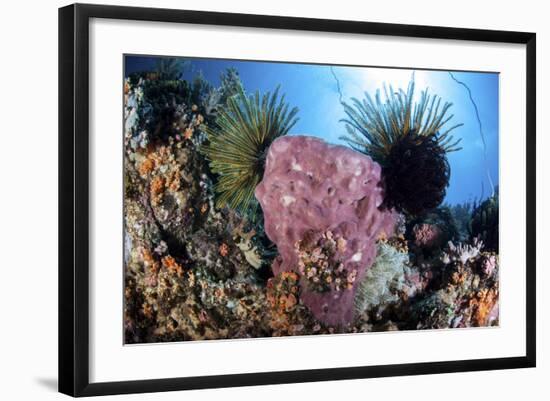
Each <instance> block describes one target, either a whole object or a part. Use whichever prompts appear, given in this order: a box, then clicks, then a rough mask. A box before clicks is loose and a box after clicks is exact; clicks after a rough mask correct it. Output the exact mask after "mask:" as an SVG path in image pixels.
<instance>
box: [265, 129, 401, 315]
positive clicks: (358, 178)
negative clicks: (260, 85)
mask: <svg viewBox="0 0 550 401" xmlns="http://www.w3.org/2000/svg"><path fill="white" fill-rule="evenodd" d="M380 176H381V167H380V165H378V164H377V163H375V162H374V161H372V160H371V159H370V158H369V157H368V156H365V155H363V154H360V153H358V152H356V151H354V150H351V149H349V148H346V147H343V146H334V145H329V144H327V143H326V142H324V141H322V140H320V139H317V138H313V137H307V136H285V137H281V138H279V139H277V140H276V141H275V142H273V144H272V145H271V147H270V148H269V151H268V154H267V159H266V166H265V173H264V177H263V180H262V182H260V184H259V185H258V186H257V188H256V192H255V194H256V198H257V199H258V201H259V202H260V204H261V206H262V210H263V212H264V218H265V232H266V234H267V235H268V237H269V238H270V239H271V240H272V241H273V242H274V243H275V244H276V245H277V248H278V251H279V257H277V258H276V259H275V261H274V262H273V265H272V269H273V273H274V274H275V275H277V274H280V273H281V272H284V271H294V272H297V273H299V274H300V275H301V299H302V301H303V302H304V304H305V305H306V306H308V307H309V308H310V309H311V311H312V312H313V314H314V316H315V317H316V318H317V319H318V320H320V321H322V322H323V323H325V324H328V325H334V326H343V325H346V324H348V323H349V322H350V321H351V320H352V318H353V309H354V296H355V292H356V289H357V286H358V283H359V282H360V281H361V280H362V279H363V277H364V275H365V272H366V270H367V269H368V268H369V267H370V266H371V265H372V263H373V261H374V259H375V257H376V240H377V239H378V238H379V237H381V236H384V235H385V236H389V235H391V234H392V232H393V229H394V225H395V213H393V212H392V211H388V210H385V209H382V208H381V205H382V201H383V188H382V186H381V185H380V184H381V183H380V178H381V177H380Z"/></svg>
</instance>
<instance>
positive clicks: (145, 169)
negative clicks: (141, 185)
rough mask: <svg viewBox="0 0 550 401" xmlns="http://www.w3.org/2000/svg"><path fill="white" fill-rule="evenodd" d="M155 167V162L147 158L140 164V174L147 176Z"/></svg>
mask: <svg viewBox="0 0 550 401" xmlns="http://www.w3.org/2000/svg"><path fill="white" fill-rule="evenodd" d="M154 167H155V163H154V162H153V160H151V159H150V158H147V159H145V160H144V161H143V162H142V163H141V164H140V165H139V174H140V175H141V176H142V177H147V176H148V175H149V173H151V171H153V168H154Z"/></svg>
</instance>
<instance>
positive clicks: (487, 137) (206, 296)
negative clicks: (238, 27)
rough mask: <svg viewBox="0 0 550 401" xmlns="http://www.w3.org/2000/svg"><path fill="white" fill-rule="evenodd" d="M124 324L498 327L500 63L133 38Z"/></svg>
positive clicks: (132, 337)
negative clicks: (305, 55)
mask: <svg viewBox="0 0 550 401" xmlns="http://www.w3.org/2000/svg"><path fill="white" fill-rule="evenodd" d="M121 87H122V89H121V90H122V91H123V102H124V107H123V127H124V132H123V149H124V158H123V159H124V191H123V193H124V200H123V201H124V216H123V221H124V244H123V246H124V266H123V269H124V289H123V291H124V311H123V313H124V319H123V321H124V341H125V344H142V343H160V342H175V341H196V340H216V339H220V340H222V339H245V338H260V337H281V336H305V335H318V334H319V335H320V334H345V335H352V333H369V332H385V331H404V330H426V329H432V330H433V329H452V330H455V329H465V328H470V329H471V328H479V327H498V325H499V191H498V187H499V74H498V72H475V71H443V70H426V69H414V68H411V66H403V68H395V67H391V68H389V67H383V66H344V65H324V64H306V63H298V62H278V61H277V62H272V61H246V60H230V59H212V58H190V57H166V56H149V55H124V77H123V78H122V79H121Z"/></svg>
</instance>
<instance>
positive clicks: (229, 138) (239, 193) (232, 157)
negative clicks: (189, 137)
mask: <svg viewBox="0 0 550 401" xmlns="http://www.w3.org/2000/svg"><path fill="white" fill-rule="evenodd" d="M297 113H298V109H297V108H296V107H295V108H292V109H290V110H289V107H288V104H286V103H285V99H284V95H283V96H282V97H281V98H280V99H279V88H277V89H276V90H275V91H274V92H273V93H270V92H268V93H265V94H264V95H263V96H260V93H259V92H256V93H255V94H254V95H251V96H247V95H246V94H245V93H244V92H243V91H242V90H241V91H240V92H239V93H237V94H236V95H234V96H231V97H229V98H228V99H227V105H226V106H225V107H224V108H223V109H222V110H220V112H219V115H218V116H217V118H216V124H215V126H213V127H208V128H207V129H206V131H207V134H208V140H209V143H208V144H207V145H206V146H205V151H204V152H205V154H206V156H207V158H208V160H209V161H210V168H211V169H212V171H213V172H214V173H216V174H218V181H217V183H216V185H215V190H216V193H217V199H216V203H217V206H218V207H224V206H228V207H230V208H232V209H235V210H237V211H239V212H240V213H241V214H247V215H250V216H254V215H255V212H256V209H257V206H258V204H257V201H256V200H255V198H254V190H255V189H256V186H257V185H258V183H259V182H260V181H261V179H262V177H263V173H264V167H265V158H266V154H267V150H268V148H269V146H270V145H271V143H272V142H273V141H274V140H275V139H276V138H278V137H280V136H283V135H286V134H287V133H288V131H289V130H290V129H291V128H292V127H293V126H294V124H296V122H297V120H298V119H297V118H296V114H297Z"/></svg>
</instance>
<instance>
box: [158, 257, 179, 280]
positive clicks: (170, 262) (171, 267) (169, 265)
mask: <svg viewBox="0 0 550 401" xmlns="http://www.w3.org/2000/svg"><path fill="white" fill-rule="evenodd" d="M162 265H163V266H164V267H165V268H166V269H167V270H168V271H169V272H170V273H172V274H177V275H178V277H181V276H183V267H181V265H179V264H178V263H177V262H176V259H174V258H173V257H172V256H170V255H168V256H165V257H163V258H162Z"/></svg>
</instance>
